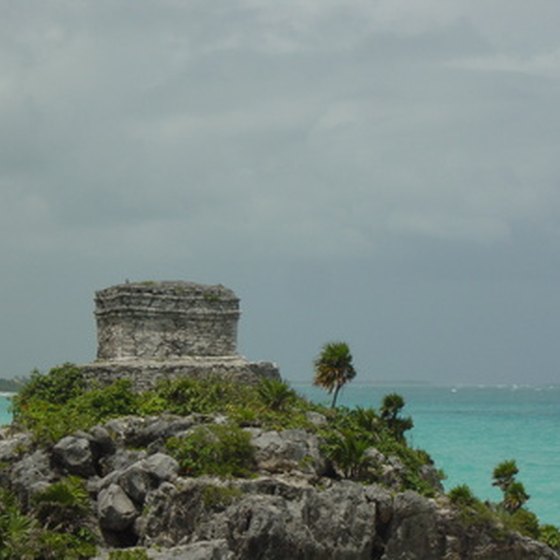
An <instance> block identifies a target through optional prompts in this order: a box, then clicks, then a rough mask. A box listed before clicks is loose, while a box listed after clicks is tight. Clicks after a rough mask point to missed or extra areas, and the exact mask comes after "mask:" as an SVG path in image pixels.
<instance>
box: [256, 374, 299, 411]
mask: <svg viewBox="0 0 560 560" xmlns="http://www.w3.org/2000/svg"><path fill="white" fill-rule="evenodd" d="M257 392H258V395H259V397H260V399H261V401H262V402H263V403H264V405H265V406H266V407H268V408H270V409H272V410H285V409H286V408H287V406H288V405H289V404H290V403H292V402H293V401H294V399H295V397H296V394H295V392H294V390H293V389H291V388H290V386H289V385H288V384H287V383H285V382H284V381H280V380H278V379H263V380H262V381H261V382H260V384H259V385H258V386H257Z"/></svg>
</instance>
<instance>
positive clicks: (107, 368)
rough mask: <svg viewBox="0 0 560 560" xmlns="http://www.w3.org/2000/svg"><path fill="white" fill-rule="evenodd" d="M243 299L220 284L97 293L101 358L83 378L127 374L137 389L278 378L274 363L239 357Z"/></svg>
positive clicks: (146, 285)
mask: <svg viewBox="0 0 560 560" xmlns="http://www.w3.org/2000/svg"><path fill="white" fill-rule="evenodd" d="M239 315H240V313H239V299H238V298H237V297H236V295H235V294H234V293H233V291H231V290H230V289H228V288H225V287H224V286H222V285H216V286H208V285H203V284H195V283H193V282H133V283H130V282H127V283H125V284H119V285H117V286H112V287H110V288H106V289H104V290H101V291H99V292H97V293H96V295H95V317H96V321H97V338H98V346H97V360H96V361H95V362H94V363H93V364H88V365H87V366H84V372H85V374H86V375H87V376H88V377H89V378H90V379H91V380H92V381H93V380H96V381H100V382H102V383H106V382H110V381H113V380H114V379H117V378H120V377H126V378H129V379H131V380H132V381H133V382H134V385H135V386H136V387H137V388H138V389H146V388H149V387H152V386H153V385H154V384H155V383H156V382H157V381H158V380H160V379H168V378H176V377H179V376H190V377H197V378H200V377H208V376H212V375H215V376H219V377H222V378H224V377H225V378H227V379H234V380H240V381H247V382H251V381H256V380H258V379H259V378H261V377H263V376H265V377H274V378H276V377H279V373H278V369H277V367H276V366H275V365H274V364H272V363H270V362H258V363H252V362H249V361H247V360H246V359H245V358H243V357H241V356H240V355H239V354H237V323H238V320H239Z"/></svg>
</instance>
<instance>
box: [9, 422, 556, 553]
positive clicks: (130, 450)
mask: <svg viewBox="0 0 560 560" xmlns="http://www.w3.org/2000/svg"><path fill="white" fill-rule="evenodd" d="M223 420H224V417H223V416H220V415H191V416H189V417H184V418H181V417H178V416H172V415H164V416H157V417H156V416H154V417H149V418H139V417H134V416H129V417H124V418H120V419H116V420H111V421H109V422H107V423H106V424H105V425H103V426H96V427H94V428H92V429H91V430H88V431H87V432H79V433H77V434H74V435H73V436H68V437H66V438H62V439H61V440H60V441H59V442H57V443H56V444H55V445H53V446H50V447H47V448H45V449H36V448H34V447H33V446H32V445H30V444H28V445H26V446H21V445H20V450H19V452H18V453H15V451H14V445H12V443H11V440H10V437H13V438H14V441H15V442H19V443H21V442H28V438H26V437H25V436H22V434H21V433H20V434H17V433H15V434H13V435H12V436H9V437H5V438H4V439H3V440H2V445H1V446H0V450H2V452H3V457H4V461H5V465H4V467H3V475H2V484H4V485H7V486H8V487H10V488H11V489H12V490H14V491H15V493H16V494H17V495H18V497H20V499H21V500H22V503H23V504H31V503H32V501H33V495H34V494H35V493H36V492H40V491H41V490H44V489H45V488H47V487H48V486H49V485H50V484H52V483H53V482H56V481H58V480H60V479H61V478H63V477H65V476H67V475H68V474H73V475H74V476H80V477H82V478H83V479H84V480H85V482H86V486H87V489H88V492H89V495H90V501H91V508H90V513H89V517H88V518H87V520H86V521H85V522H86V523H87V526H88V527H92V528H94V530H96V531H97V533H96V534H97V537H98V539H99V543H100V545H101V547H102V548H103V547H105V550H106V552H105V553H101V555H100V556H99V559H100V560H101V559H103V560H106V559H107V558H108V556H109V551H110V550H111V549H114V548H122V547H129V546H136V547H140V548H141V549H142V550H144V551H145V552H146V553H147V554H148V558H150V559H153V560H173V559H177V560H179V559H189V560H259V559H262V560H286V559H290V560H325V559H330V558H335V559H337V560H338V559H341V560H345V559H347V560H361V559H364V560H366V559H367V560H560V556H559V555H558V554H557V553H556V552H554V551H552V550H551V549H549V548H548V547H546V546H545V545H543V544H541V543H538V542H535V541H532V540H530V539H527V538H524V537H521V536H519V535H517V534H515V533H507V532H504V531H502V537H499V538H498V537H497V536H496V530H495V529H496V528H495V527H492V526H488V525H479V526H476V527H474V528H473V527H470V528H469V527H466V526H465V525H464V524H463V523H462V522H461V517H460V514H459V512H458V511H457V510H454V509H453V507H452V506H451V504H450V503H449V501H448V500H447V498H446V497H445V496H444V495H442V494H438V493H437V488H436V498H435V499H428V498H426V497H423V496H420V495H419V494H417V493H415V492H412V491H405V492H402V491H399V490H398V487H396V486H395V487H390V488H387V487H385V486H382V485H381V484H363V483H357V482H351V481H348V480H339V479H336V478H329V477H328V476H326V473H325V472H324V469H323V466H324V465H325V464H326V459H325V457H324V456H323V454H322V451H321V445H320V442H319V440H318V438H317V436H316V435H315V434H312V433H307V432H306V431H304V430H269V431H266V430H262V429H255V428H252V429H248V430H247V431H248V432H249V433H250V434H251V437H252V441H253V445H254V447H255V449H256V451H255V454H256V457H257V458H256V465H257V466H256V469H257V470H256V472H255V475H254V477H253V478H246V479H240V478H238V479H235V478H230V479H220V478H217V477H209V476H201V477H198V478H193V477H187V476H182V475H181V471H180V466H179V464H178V463H177V461H176V460H175V459H174V458H172V457H170V456H169V455H167V454H166V453H165V445H164V444H162V442H164V441H165V438H166V437H169V436H170V435H172V434H177V433H180V431H181V430H183V429H185V427H189V428H190V427H195V426H198V425H203V424H211V423H220V422H223ZM138 442H142V445H143V446H144V447H143V449H137V448H136V447H135V446H136V445H138ZM371 455H372V456H375V457H376V458H377V461H378V462H382V461H386V464H387V465H389V458H385V457H384V456H383V455H382V454H380V453H378V452H375V451H374V450H373V451H372V452H371ZM393 462H394V461H393ZM393 466H394V465H393ZM403 468H404V467H403Z"/></svg>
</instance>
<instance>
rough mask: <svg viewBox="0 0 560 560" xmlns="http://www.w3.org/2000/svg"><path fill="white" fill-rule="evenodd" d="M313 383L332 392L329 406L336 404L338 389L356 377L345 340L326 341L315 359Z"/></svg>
mask: <svg viewBox="0 0 560 560" xmlns="http://www.w3.org/2000/svg"><path fill="white" fill-rule="evenodd" d="M314 365H315V378H314V380H313V383H314V384H315V385H318V386H319V387H323V388H324V389H326V390H327V391H328V392H329V393H333V400H332V404H331V407H332V408H334V407H335V406H336V399H337V397H338V393H339V391H340V389H341V388H342V387H343V386H344V385H345V384H346V383H348V381H351V380H352V379H354V377H356V370H355V369H354V366H353V364H352V354H351V353H350V348H349V347H348V344H346V342H328V343H327V344H325V345H324V346H323V348H322V350H321V353H320V354H319V356H318V357H317V359H316V360H315V363H314Z"/></svg>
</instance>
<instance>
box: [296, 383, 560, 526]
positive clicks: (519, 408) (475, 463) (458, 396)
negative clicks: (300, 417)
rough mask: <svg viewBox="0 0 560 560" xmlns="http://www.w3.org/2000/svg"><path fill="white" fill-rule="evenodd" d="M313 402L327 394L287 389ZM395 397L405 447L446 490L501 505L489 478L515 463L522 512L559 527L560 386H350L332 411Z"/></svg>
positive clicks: (307, 387) (309, 389) (299, 387)
mask: <svg viewBox="0 0 560 560" xmlns="http://www.w3.org/2000/svg"><path fill="white" fill-rule="evenodd" d="M294 388H295V389H296V390H297V391H298V392H299V393H300V394H303V395H305V396H307V397H308V398H310V399H311V400H313V401H315V402H321V403H325V404H330V398H329V395H327V394H326V393H325V392H324V391H322V390H321V389H319V388H317V387H313V386H312V385H294ZM390 392H397V393H399V394H401V395H402V396H403V397H404V399H405V402H406V406H405V408H404V411H403V414H405V415H410V416H412V418H413V420H414V428H413V429H412V430H411V431H410V432H407V434H408V436H407V439H408V441H409V443H410V444H411V445H412V446H414V447H418V448H421V449H425V450H426V451H427V452H428V453H429V454H430V455H431V456H432V458H433V459H434V461H435V463H436V465H437V466H438V467H439V468H442V469H443V470H444V471H445V473H446V475H447V479H446V480H445V481H444V486H445V488H446V489H447V490H448V489H450V488H452V487H453V486H456V485H457V484H468V485H469V486H470V487H471V488H472V490H473V491H474V493H475V494H476V495H477V496H478V497H479V498H481V499H489V500H492V501H499V500H500V495H501V493H500V491H499V490H498V489H496V488H494V487H493V486H492V471H493V469H494V467H495V466H496V465H497V464H498V463H499V462H501V461H503V460H505V459H515V460H516V462H517V466H518V468H519V474H518V475H517V478H518V480H520V481H521V482H522V483H523V484H524V486H525V489H526V491H527V493H528V494H529V495H530V496H531V498H530V499H529V501H528V502H527V507H528V508H529V509H531V510H532V511H534V512H535V513H536V514H537V515H538V516H539V518H540V520H541V522H542V523H552V524H554V525H557V526H560V505H559V502H558V496H559V495H560V431H559V428H560V387H558V386H550V387H525V386H522V387H518V386H510V387H508V386H503V387H432V386H414V387H411V386H407V387H387V386H383V387H379V386H368V385H359V384H349V385H348V386H346V387H345V388H344V389H343V390H342V392H341V395H340V396H339V401H338V404H340V405H344V406H348V407H354V406H362V407H366V406H371V407H373V408H376V407H378V406H379V403H380V402H381V399H382V398H383V396H384V395H386V394H387V393H390Z"/></svg>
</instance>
